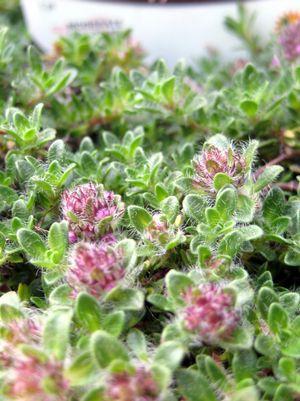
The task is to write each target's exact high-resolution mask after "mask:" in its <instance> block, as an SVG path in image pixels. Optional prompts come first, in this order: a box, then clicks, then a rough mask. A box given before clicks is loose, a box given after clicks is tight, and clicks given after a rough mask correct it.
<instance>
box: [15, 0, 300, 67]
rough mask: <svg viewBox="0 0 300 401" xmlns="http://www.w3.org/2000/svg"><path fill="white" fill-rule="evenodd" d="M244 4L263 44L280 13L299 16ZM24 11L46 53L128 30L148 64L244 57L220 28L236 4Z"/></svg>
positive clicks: (81, 2) (40, 2) (117, 0)
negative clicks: (81, 37)
mask: <svg viewBox="0 0 300 401" xmlns="http://www.w3.org/2000/svg"><path fill="white" fill-rule="evenodd" d="M243 4H246V7H247V10H249V11H250V12H251V13H252V12H256V13H257V18H255V19H252V20H251V21H250V22H248V25H249V24H250V25H253V26H251V27H250V28H251V29H252V30H253V28H254V29H255V31H256V32H257V33H258V34H259V35H260V36H261V37H262V38H269V36H270V33H272V32H273V31H274V27H275V24H276V21H277V20H278V18H279V17H280V16H282V14H283V13H285V12H288V11H300V0H252V1H245V2H243ZM22 8H23V12H24V15H25V19H26V23H27V26H28V29H29V32H30V34H31V35H32V38H33V40H34V41H35V42H36V43H37V44H38V45H39V46H40V47H41V48H42V49H43V50H44V51H47V52H50V51H51V50H52V46H53V43H54V42H55V41H56V40H57V38H58V37H59V36H66V35H69V34H71V33H73V32H80V33H98V32H114V31H118V30H123V29H126V28H131V29H132V30H133V40H135V41H138V42H141V43H142V44H143V48H144V50H145V51H146V53H147V55H148V56H147V57H148V61H152V60H154V59H156V58H158V57H163V58H164V59H165V60H166V62H167V63H168V64H169V65H174V63H175V62H176V61H177V60H178V59H181V58H185V59H187V60H189V61H190V60H192V59H194V58H195V57H199V56H201V55H203V54H204V53H206V52H207V49H210V51H213V50H214V49H217V50H218V51H220V53H221V54H222V56H223V57H224V58H225V59H230V58H232V56H233V55H234V56H237V54H238V55H239V56H241V57H243V54H242V51H241V50H240V49H239V42H238V40H237V38H236V37H234V36H232V35H230V32H229V31H228V29H226V27H225V24H224V20H225V17H226V16H231V17H232V18H235V17H236V15H237V9H238V7H237V2H236V1H211V0H210V1H209V0H208V1H203V0H202V1H200V0H198V1H197V0H190V1H180V0H169V1H155V0H154V1H150V2H149V1H146V0H135V1H129V0H128V1H124V0H123V1H122V0H110V1H109V0H107V1H101V0H94V1H93V0H87V1H86V0H22ZM228 24H229V25H230V21H227V25H228ZM236 28H237V29H238V27H236ZM240 34H241V35H243V34H244V35H247V32H241V33H240ZM233 53H234V54H233ZM239 53H240V54H239Z"/></svg>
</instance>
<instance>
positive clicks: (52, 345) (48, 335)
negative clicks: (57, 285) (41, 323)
mask: <svg viewBox="0 0 300 401" xmlns="http://www.w3.org/2000/svg"><path fill="white" fill-rule="evenodd" d="M72 315H73V312H72V311H71V310H69V309H66V310H59V311H53V312H50V314H49V316H48V317H47V319H46V323H45V327H44V333H43V344H44V350H45V351H46V352H49V353H50V354H51V355H53V356H54V357H55V358H57V359H58V360H63V359H64V358H65V356H66V352H67V348H68V343H69V331H70V326H71V319H72Z"/></svg>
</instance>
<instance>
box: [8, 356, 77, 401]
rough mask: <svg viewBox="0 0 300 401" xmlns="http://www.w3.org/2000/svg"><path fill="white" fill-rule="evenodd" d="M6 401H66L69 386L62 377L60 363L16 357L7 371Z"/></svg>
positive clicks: (30, 357) (31, 357)
mask: <svg viewBox="0 0 300 401" xmlns="http://www.w3.org/2000/svg"><path fill="white" fill-rule="evenodd" d="M6 388H7V390H6V396H7V399H8V400H11V401H13V400H15V401H68V400H69V399H70V394H69V385H68V382H67V380H66V379H65V378H64V377H63V367H62V365H61V363H59V362H56V361H50V360H47V361H45V360H42V359H40V358H37V357H33V356H26V355H16V357H15V360H14V365H13V367H12V368H11V369H9V371H8V380H7V383H6Z"/></svg>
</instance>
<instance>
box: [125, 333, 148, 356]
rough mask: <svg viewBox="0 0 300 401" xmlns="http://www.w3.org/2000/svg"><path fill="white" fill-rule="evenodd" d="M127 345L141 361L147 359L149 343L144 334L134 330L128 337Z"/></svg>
mask: <svg viewBox="0 0 300 401" xmlns="http://www.w3.org/2000/svg"><path fill="white" fill-rule="evenodd" d="M127 345H128V347H129V348H130V349H131V350H132V351H133V352H134V353H135V355H136V356H137V357H138V358H139V359H147V357H148V355H147V343H146V339H145V336H144V334H143V333H142V332H141V331H140V330H137V329H132V330H131V331H130V332H129V333H128V336H127Z"/></svg>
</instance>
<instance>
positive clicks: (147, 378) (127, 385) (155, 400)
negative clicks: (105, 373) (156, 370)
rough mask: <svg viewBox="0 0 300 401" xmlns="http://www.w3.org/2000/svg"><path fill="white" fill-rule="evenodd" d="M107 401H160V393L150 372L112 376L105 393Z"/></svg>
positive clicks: (142, 368) (139, 370) (136, 371)
mask: <svg viewBox="0 0 300 401" xmlns="http://www.w3.org/2000/svg"><path fill="white" fill-rule="evenodd" d="M104 400H105V401H159V400H160V391H159V388H158V385H157V384H156V382H155V381H154V379H153V375H152V373H151V371H150V370H147V369H146V368H144V367H139V368H137V369H136V370H135V372H133V373H128V372H122V373H114V374H112V375H111V376H110V377H109V379H108V382H107V386H106V390H105V392H104Z"/></svg>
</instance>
